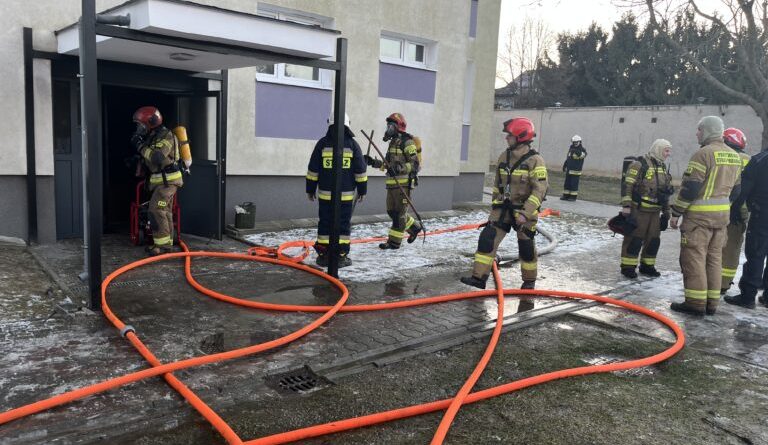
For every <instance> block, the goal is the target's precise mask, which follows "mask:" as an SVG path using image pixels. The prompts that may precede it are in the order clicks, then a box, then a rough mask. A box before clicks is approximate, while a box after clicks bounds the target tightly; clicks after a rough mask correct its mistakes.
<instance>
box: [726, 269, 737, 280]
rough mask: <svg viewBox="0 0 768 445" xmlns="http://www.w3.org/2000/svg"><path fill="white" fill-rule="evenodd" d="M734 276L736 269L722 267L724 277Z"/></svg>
mask: <svg viewBox="0 0 768 445" xmlns="http://www.w3.org/2000/svg"><path fill="white" fill-rule="evenodd" d="M735 276H736V269H726V268H725V267H723V277H725V278H733V277H735Z"/></svg>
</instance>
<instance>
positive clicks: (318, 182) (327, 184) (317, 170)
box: [306, 113, 368, 267]
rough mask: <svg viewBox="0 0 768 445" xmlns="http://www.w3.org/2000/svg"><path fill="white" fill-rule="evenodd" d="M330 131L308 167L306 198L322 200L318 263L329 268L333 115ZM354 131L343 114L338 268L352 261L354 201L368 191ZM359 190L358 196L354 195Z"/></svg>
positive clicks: (361, 198) (317, 244)
mask: <svg viewBox="0 0 768 445" xmlns="http://www.w3.org/2000/svg"><path fill="white" fill-rule="evenodd" d="M328 124H329V125H328V132H327V133H326V134H325V136H323V137H322V138H320V140H319V141H317V144H315V149H314V150H313V151H312V156H311V157H310V159H309V165H308V166H307V189H306V190H307V197H308V198H309V200H310V201H314V200H315V198H317V199H318V201H319V208H318V217H319V221H318V224H317V241H316V242H315V251H316V252H317V260H316V262H317V265H318V266H321V267H328V245H329V242H330V235H331V224H332V223H333V221H332V220H331V211H332V206H331V189H332V183H331V172H332V168H333V144H334V139H335V135H336V125H335V124H334V123H333V115H331V117H329V118H328ZM354 136H355V135H354V133H352V130H350V129H349V116H347V115H346V113H345V114H344V148H343V160H342V170H341V215H340V218H339V219H340V225H341V227H340V228H339V267H345V266H349V265H350V264H352V261H351V260H350V259H349V243H350V233H351V230H352V227H351V222H350V220H351V219H352V207H353V206H352V204H353V202H354V200H355V199H357V201H358V202H361V201H363V199H365V194H366V193H367V192H368V174H367V173H366V166H365V160H364V159H363V152H362V151H361V150H360V146H359V145H358V144H357V142H356V141H355V140H354ZM355 192H357V198H355Z"/></svg>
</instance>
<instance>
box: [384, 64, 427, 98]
mask: <svg viewBox="0 0 768 445" xmlns="http://www.w3.org/2000/svg"><path fill="white" fill-rule="evenodd" d="M436 83H437V73H436V72H434V71H429V70H423V69H418V68H410V67H407V66H402V65H392V64H389V63H382V62H379V97H388V98H390V99H402V100H413V101H416V102H427V103H430V104H433V103H435V84H436Z"/></svg>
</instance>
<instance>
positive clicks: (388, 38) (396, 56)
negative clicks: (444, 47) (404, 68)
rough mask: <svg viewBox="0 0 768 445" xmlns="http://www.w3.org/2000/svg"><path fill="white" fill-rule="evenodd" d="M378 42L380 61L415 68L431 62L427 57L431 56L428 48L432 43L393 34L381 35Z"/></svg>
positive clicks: (424, 66)
mask: <svg viewBox="0 0 768 445" xmlns="http://www.w3.org/2000/svg"><path fill="white" fill-rule="evenodd" d="M380 42H381V43H380V46H379V57H380V58H381V61H382V62H388V63H395V64H400V65H408V66H413V67H417V68H427V67H428V66H429V65H430V64H431V63H430V60H429V59H428V58H429V57H433V54H430V50H431V49H432V47H434V44H429V43H426V42H423V41H418V40H417V39H412V38H408V37H398V36H394V35H382V36H381V39H380ZM432 53H434V51H432Z"/></svg>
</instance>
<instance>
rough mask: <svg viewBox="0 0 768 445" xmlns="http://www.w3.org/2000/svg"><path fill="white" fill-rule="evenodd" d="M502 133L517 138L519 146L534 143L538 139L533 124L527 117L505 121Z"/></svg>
mask: <svg viewBox="0 0 768 445" xmlns="http://www.w3.org/2000/svg"><path fill="white" fill-rule="evenodd" d="M502 131H503V132H505V133H509V134H510V135H512V136H514V137H515V138H517V143H518V144H520V143H522V142H528V141H532V140H533V138H535V137H536V132H535V131H534V128H533V122H531V120H530V119H528V118H527V117H513V118H512V119H510V120H508V121H504V128H503V130H502Z"/></svg>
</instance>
